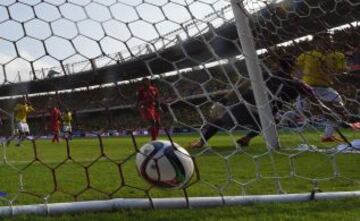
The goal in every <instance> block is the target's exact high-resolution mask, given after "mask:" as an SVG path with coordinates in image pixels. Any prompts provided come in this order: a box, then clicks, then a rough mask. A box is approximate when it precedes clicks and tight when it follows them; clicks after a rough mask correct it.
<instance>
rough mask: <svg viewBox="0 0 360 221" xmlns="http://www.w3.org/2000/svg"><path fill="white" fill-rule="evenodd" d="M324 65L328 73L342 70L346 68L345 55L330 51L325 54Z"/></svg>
mask: <svg viewBox="0 0 360 221" xmlns="http://www.w3.org/2000/svg"><path fill="white" fill-rule="evenodd" d="M324 59H325V60H324V61H325V65H326V68H327V71H329V73H330V74H337V73H341V72H344V71H345V69H346V59H345V55H344V54H343V53H341V52H337V51H334V52H330V53H328V54H326V55H325V58H324Z"/></svg>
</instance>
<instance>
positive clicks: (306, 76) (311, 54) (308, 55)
mask: <svg viewBox="0 0 360 221" xmlns="http://www.w3.org/2000/svg"><path fill="white" fill-rule="evenodd" d="M324 58H325V56H324V54H323V53H321V52H320V51H316V50H313V51H308V52H304V53H302V54H301V55H300V56H299V57H298V58H297V61H296V63H297V66H298V67H300V69H301V70H302V73H303V80H304V82H305V83H307V84H309V85H311V86H329V85H330V83H331V79H330V78H329V76H327V74H326V72H325V68H326V66H325V62H324Z"/></svg>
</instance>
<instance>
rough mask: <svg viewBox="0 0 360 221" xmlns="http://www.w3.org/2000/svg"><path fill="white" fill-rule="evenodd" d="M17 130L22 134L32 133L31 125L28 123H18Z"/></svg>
mask: <svg viewBox="0 0 360 221" xmlns="http://www.w3.org/2000/svg"><path fill="white" fill-rule="evenodd" d="M16 128H17V129H18V130H19V132H20V133H30V129H29V125H28V124H27V123H26V122H21V121H18V122H16Z"/></svg>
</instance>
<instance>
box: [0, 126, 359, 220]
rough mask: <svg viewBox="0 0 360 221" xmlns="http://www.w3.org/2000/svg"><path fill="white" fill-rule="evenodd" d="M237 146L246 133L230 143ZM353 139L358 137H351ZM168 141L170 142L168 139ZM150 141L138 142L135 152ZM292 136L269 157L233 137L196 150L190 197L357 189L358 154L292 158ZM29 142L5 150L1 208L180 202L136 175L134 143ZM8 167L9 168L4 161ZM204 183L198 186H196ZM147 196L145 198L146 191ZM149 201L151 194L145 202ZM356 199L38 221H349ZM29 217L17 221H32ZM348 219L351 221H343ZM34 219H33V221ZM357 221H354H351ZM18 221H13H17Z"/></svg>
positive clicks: (312, 136) (284, 136)
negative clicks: (131, 201) (107, 201)
mask: <svg viewBox="0 0 360 221" xmlns="http://www.w3.org/2000/svg"><path fill="white" fill-rule="evenodd" d="M233 136H234V138H237V137H239V136H241V133H236V134H234V135H233ZM303 136H304V137H305V138H306V139H307V140H308V142H309V143H312V144H315V145H316V146H318V148H321V149H323V150H325V149H329V148H330V147H331V146H334V145H335V144H332V145H330V144H322V143H319V137H320V134H319V133H318V132H316V131H307V132H305V133H303ZM347 136H348V137H349V139H350V140H351V139H356V138H357V134H356V133H353V132H347ZM163 139H166V138H165V137H164V138H163ZM173 139H174V141H175V142H176V143H179V144H180V145H182V146H186V145H187V144H188V143H189V142H190V141H192V140H194V139H196V136H195V135H176V136H174V137H173ZM148 140H149V138H148V137H136V142H137V145H138V146H139V147H140V146H141V145H142V144H144V143H146V142H147V141H148ZM302 142H303V141H302V138H301V137H300V136H299V135H298V134H296V133H291V132H283V133H281V134H280V143H281V150H280V151H277V152H274V153H270V152H268V151H267V149H266V147H265V145H264V142H263V140H262V138H260V137H259V138H256V139H255V140H253V142H252V143H251V145H250V146H249V147H246V148H244V149H241V150H240V149H236V148H234V145H233V143H232V139H231V137H230V136H228V135H226V134H220V135H218V136H216V137H214V138H213V139H212V140H211V142H210V144H211V146H212V149H199V150H191V151H190V152H191V153H192V155H193V156H194V157H195V159H196V164H197V166H198V169H199V171H200V173H199V174H198V176H194V178H193V180H192V185H191V186H190V187H189V188H187V193H188V195H189V196H219V195H242V194H246V195H252V194H276V193H279V191H283V192H286V193H306V192H310V191H312V190H313V189H314V187H315V188H320V190H321V191H343V190H359V189H360V167H359V162H360V154H346V153H341V154H336V155H332V154H328V153H319V152H317V153H311V152H302V151H299V150H291V148H292V147H295V146H297V145H298V144H300V143H302ZM35 144H36V145H33V144H32V143H31V142H29V141H26V142H25V143H24V144H23V146H22V147H15V146H14V145H13V144H11V145H10V146H9V147H7V148H5V147H2V149H1V151H2V153H1V155H2V156H3V157H4V160H3V161H2V162H1V164H0V175H1V179H0V191H1V192H5V193H6V194H7V195H6V197H5V198H2V200H1V201H0V202H1V203H0V204H1V206H6V205H8V201H9V200H13V204H14V205H21V204H36V203H44V198H46V199H47V201H48V202H49V203H53V202H67V201H75V200H79V201H81V200H94V199H108V198H117V197H120V198H122V197H125V198H130V197H135V198H138V197H140V198H143V197H145V198H146V197H149V195H150V196H151V197H183V196H184V193H183V191H180V190H162V189H157V188H151V186H149V185H148V184H147V183H146V182H144V181H143V180H142V178H141V177H139V176H138V174H137V172H136V169H135V154H136V152H135V148H134V145H133V143H132V140H131V139H130V137H121V138H109V137H104V138H103V139H102V148H101V145H100V143H99V140H98V139H96V138H91V139H80V138H75V139H74V140H72V141H71V142H70V145H69V146H68V147H67V146H66V143H65V142H64V141H63V142H61V143H60V144H52V143H51V142H50V141H49V140H37V141H36V142H35ZM5 159H6V160H5ZM196 178H199V179H196ZM145 190H146V191H145ZM147 193H148V194H147ZM359 203H360V200H359V199H352V200H346V201H332V202H311V203H291V204H270V205H249V206H241V207H231V208H223V207H222V208H216V209H196V210H180V209H179V210H171V211H170V210H158V211H144V210H126V211H120V212H114V213H99V214H83V215H76V216H61V217H49V218H42V217H36V219H39V220H43V219H44V220H51V219H54V220H99V219H104V220H170V219H171V220H185V219H187V220H203V218H204V217H205V216H206V217H208V218H206V219H207V220H272V218H276V220H290V219H296V220H313V219H314V216H316V218H317V219H320V220H322V219H323V220H325V219H326V220H329V219H330V220H331V219H332V218H334V220H335V218H337V219H336V220H347V219H350V218H352V217H358V215H359V214H360V212H359V211H358V210H356V206H355V205H356V204H357V205H360V204H359ZM28 218H29V217H27V216H20V217H17V218H16V219H15V220H25V219H28ZM344 218H347V219H344ZM31 219H32V220H33V219H35V217H31ZM352 219H353V220H355V219H354V218H352ZM12 220H13V219H12Z"/></svg>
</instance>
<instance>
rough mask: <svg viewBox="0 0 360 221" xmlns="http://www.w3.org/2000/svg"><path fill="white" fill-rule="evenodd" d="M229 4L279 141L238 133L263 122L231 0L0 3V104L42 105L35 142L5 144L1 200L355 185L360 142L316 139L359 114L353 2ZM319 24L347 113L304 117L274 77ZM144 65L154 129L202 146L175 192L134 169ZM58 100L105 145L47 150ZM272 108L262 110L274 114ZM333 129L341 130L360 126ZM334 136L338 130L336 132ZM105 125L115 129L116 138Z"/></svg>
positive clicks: (308, 45) (294, 91)
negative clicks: (155, 114) (153, 90)
mask: <svg viewBox="0 0 360 221" xmlns="http://www.w3.org/2000/svg"><path fill="white" fill-rule="evenodd" d="M237 4H240V5H239V8H236V7H235V9H234V10H240V9H241V8H242V10H243V11H242V12H244V11H245V14H246V16H247V18H248V19H249V23H250V27H251V31H252V36H251V37H252V39H251V40H252V41H253V42H254V43H255V48H256V49H257V51H256V53H257V55H258V59H259V65H260V67H261V72H262V73H261V74H263V78H264V80H265V82H266V83H265V84H263V85H264V86H265V90H266V97H268V99H269V101H268V102H269V103H268V104H269V105H270V107H271V108H272V111H273V113H272V114H274V119H275V121H276V123H275V122H272V123H273V125H272V126H275V125H276V128H277V132H278V137H277V139H278V140H279V148H278V149H276V150H272V149H268V148H267V147H268V145H266V144H265V143H266V142H265V141H264V140H263V139H261V138H260V137H258V138H255V139H254V140H252V141H251V142H249V146H248V147H247V144H248V141H249V140H248V139H247V138H246V137H245V138H243V139H239V138H240V137H243V136H244V134H246V133H247V132H249V131H250V132H251V134H248V135H249V136H251V137H253V136H254V137H255V136H256V135H258V134H260V135H261V134H264V133H266V132H268V131H269V130H270V129H269V128H263V129H260V128H261V126H260V125H261V123H260V120H259V117H258V114H257V113H258V108H262V107H259V106H256V105H255V100H254V98H253V91H252V86H251V85H252V84H251V83H254V82H251V80H250V78H249V74H252V70H250V71H248V70H247V68H246V64H245V60H246V59H254V58H253V57H249V56H248V55H246V54H245V55H244V54H243V51H242V47H241V44H240V41H239V37H238V32H237V29H236V28H237V27H236V25H235V24H236V21H235V19H234V15H233V7H232V5H231V2H230V1H227V0H201V1H200V0H197V1H194V0H151V1H147V0H93V1H91V0H81V1H78V0H76V1H75V0H74V1H70V0H69V1H63V0H45V1H40V0H38V1H37V0H32V1H28V0H26V1H25V0H24V1H21V0H18V1H15V0H13V1H11V0H7V1H1V2H0V64H1V69H0V80H1V82H2V86H1V87H0V93H1V96H2V97H1V100H0V108H1V109H4V110H5V111H6V113H11V112H12V111H13V108H14V106H15V104H16V103H18V102H20V101H21V100H22V99H23V98H22V97H21V96H23V95H27V97H28V99H29V100H31V102H32V104H33V106H34V107H35V108H36V109H37V111H36V112H35V113H34V114H32V115H30V117H29V125H30V127H31V131H32V134H33V135H34V136H35V138H36V139H35V140H31V142H29V141H28V142H25V143H24V144H23V147H22V148H18V149H15V147H14V146H13V143H11V144H10V146H7V145H6V142H4V144H3V148H2V154H3V159H4V160H3V163H2V164H1V165H0V170H1V171H3V172H2V174H3V175H4V179H1V181H0V192H1V191H3V192H4V195H3V196H2V198H1V199H2V202H3V204H4V205H8V204H30V203H39V202H41V203H43V202H57V201H69V200H83V199H103V198H114V197H125V198H131V197H144V196H145V197H147V198H149V199H151V198H152V197H157V196H161V197H175V196H182V197H185V198H187V197H192V196H224V195H251V194H262V195H265V194H272V193H292V192H311V191H318V190H319V189H321V190H324V191H341V190H358V189H359V188H358V184H359V181H360V177H359V174H360V173H359V169H358V167H357V165H356V162H357V161H358V158H359V155H358V154H357V153H358V150H356V149H354V148H352V147H349V145H348V144H344V143H346V142H345V141H338V140H334V142H331V143H322V142H321V136H322V135H323V131H324V126H325V125H326V123H327V122H328V119H331V120H332V121H334V120H333V119H334V118H335V119H336V120H339V121H340V119H341V121H345V120H346V121H354V119H356V118H357V117H358V116H359V89H358V88H359V70H360V69H359V65H360V61H359V53H360V52H359V41H358V39H359V26H358V20H359V17H360V15H359V11H360V10H359V9H360V4H359V3H358V2H357V1H349V0H348V1H346V0H343V1H335V0H325V1H317V0H302V1H287V0H285V1H256V0H247V1H244V2H241V1H239V2H237V1H234V3H233V6H234V5H237ZM324 32H326V33H330V35H331V36H332V38H333V40H334V41H335V44H333V45H332V46H333V47H334V48H333V49H332V50H333V51H337V52H341V53H343V54H344V55H345V58H346V60H347V66H348V67H349V69H347V70H345V69H344V70H341V71H339V72H344V71H346V72H347V73H348V74H347V75H339V76H336V78H335V79H334V82H335V84H333V86H332V87H334V88H335V89H336V90H337V91H338V92H339V93H340V94H341V97H342V99H343V100H344V103H345V107H346V110H347V111H348V113H347V114H346V119H345V117H344V116H340V114H339V113H337V114H334V113H331V114H329V112H326V111H325V112H323V113H318V112H319V110H320V111H324V109H319V110H317V112H316V113H315V112H312V111H313V110H312V111H310V113H307V114H305V115H303V113H302V112H301V111H299V109H297V108H296V105H295V103H296V99H297V97H298V95H299V93H300V92H299V91H301V90H300V89H304V88H300V89H299V88H298V85H297V84H295V85H294V84H291V85H290V86H289V85H287V83H286V82H293V81H284V78H286V77H284V76H282V75H281V76H280V74H284V73H285V74H290V73H291V74H298V71H299V69H301V67H297V68H296V62H297V60H299V59H298V57H299V56H300V54H301V53H303V52H307V51H311V50H313V49H314V48H315V47H318V45H317V44H316V43H314V41H313V40H312V39H313V37H314V36H315V38H316V37H317V36H320V38H325V37H324V35H323V34H320V35H319V33H324ZM242 37H244V36H242ZM245 37H249V36H245ZM323 49H324V48H323ZM319 50H320V49H319ZM300 66H301V65H300ZM292 69H297V71H294V70H292ZM327 71H329V70H327ZM336 72H338V71H336ZM337 74H340V73H337ZM146 76H147V77H151V78H152V80H153V82H154V84H156V85H157V87H158V88H159V89H160V101H161V103H162V104H163V108H164V112H163V113H162V114H161V115H162V117H161V118H162V120H161V122H162V123H161V126H162V129H163V134H165V132H169V133H170V134H171V137H172V139H173V140H174V141H175V142H178V143H180V144H182V145H183V146H186V145H187V144H188V143H190V142H191V141H192V140H195V141H196V142H193V143H192V144H193V146H194V147H195V146H197V147H198V148H196V149H194V150H191V153H192V155H193V157H194V159H195V162H196V164H197V169H198V171H197V173H196V174H195V175H194V178H193V180H192V182H191V185H189V186H188V187H186V188H184V189H183V190H181V191H173V192H161V191H158V190H157V189H156V188H153V187H152V186H149V185H148V184H146V183H145V182H144V181H143V180H141V178H140V177H139V176H138V174H137V173H136V171H135V167H134V160H135V158H134V156H135V154H136V151H137V145H138V144H137V143H138V141H137V140H138V139H140V140H141V139H142V138H139V137H137V136H135V137H134V136H132V135H129V131H131V134H135V135H137V134H144V133H145V131H146V125H145V124H144V123H143V122H142V121H141V120H140V118H139V116H138V114H137V113H136V112H135V111H134V106H135V103H136V93H135V91H136V90H137V87H138V86H139V84H140V79H141V78H142V77H146ZM284 82H285V83H284ZM255 83H259V82H255ZM260 83H261V82H260ZM319 86H321V85H319ZM286 87H288V90H285V89H284V88H286ZM289 88H290V89H289ZM300 95H303V94H300ZM54 102H59V103H61V107H62V108H71V110H72V112H74V121H73V127H74V129H75V132H76V134H75V135H78V136H79V137H81V136H97V137H98V141H100V143H98V142H97V141H94V140H90V141H88V140H86V139H81V138H80V139H78V140H74V141H69V142H66V144H65V143H64V144H60V146H61V148H58V147H56V148H58V149H56V151H58V153H56V154H53V151H54V150H53V149H52V148H53V147H52V146H48V141H46V140H44V139H43V138H47V137H48V135H49V128H48V123H47V122H48V121H49V115H48V111H47V110H46V108H47V106H48V105H49V104H52V103H54ZM313 102H315V104H316V101H313ZM214 104H215V106H214ZM316 105H317V106H319V104H316ZM324 113H326V114H325V115H324ZM272 114H269V115H268V116H263V117H265V118H269V119H270V120H271V119H272V117H273V116H272ZM334 116H335V117H334ZM11 121H12V120H10V117H9V118H4V119H3V122H4V124H5V126H3V127H2V129H1V133H2V135H3V136H7V137H8V136H9V135H10V134H11V132H12V131H11V130H12V129H11V127H10V126H8V125H10V122H11ZM341 126H342V124H341ZM341 130H342V131H343V132H342V134H345V137H346V138H347V139H348V140H350V141H353V140H356V139H357V137H358V134H357V133H355V132H352V131H350V129H345V130H343V129H341ZM218 131H220V132H222V133H218V134H216V135H214V137H212V136H213V134H215V133H216V132H218ZM331 135H334V136H338V134H337V133H336V131H335V132H334V133H333V134H331ZM107 136H122V137H121V138H119V139H118V140H115V141H114V140H113V139H110V138H107ZM102 137H106V138H102ZM130 138H132V139H130ZM210 138H211V140H210ZM146 139H147V138H146ZM338 139H340V138H338ZM205 140H209V142H207V141H205ZM325 141H326V140H325ZM142 142H144V141H141V142H140V143H142ZM355 143H356V142H354V144H355ZM356 145H357V144H355V145H353V146H356ZM119 146H120V147H121V148H120V149H119V148H117V147H119ZM9 183H14V185H11V186H9V185H8V184H9Z"/></svg>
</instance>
